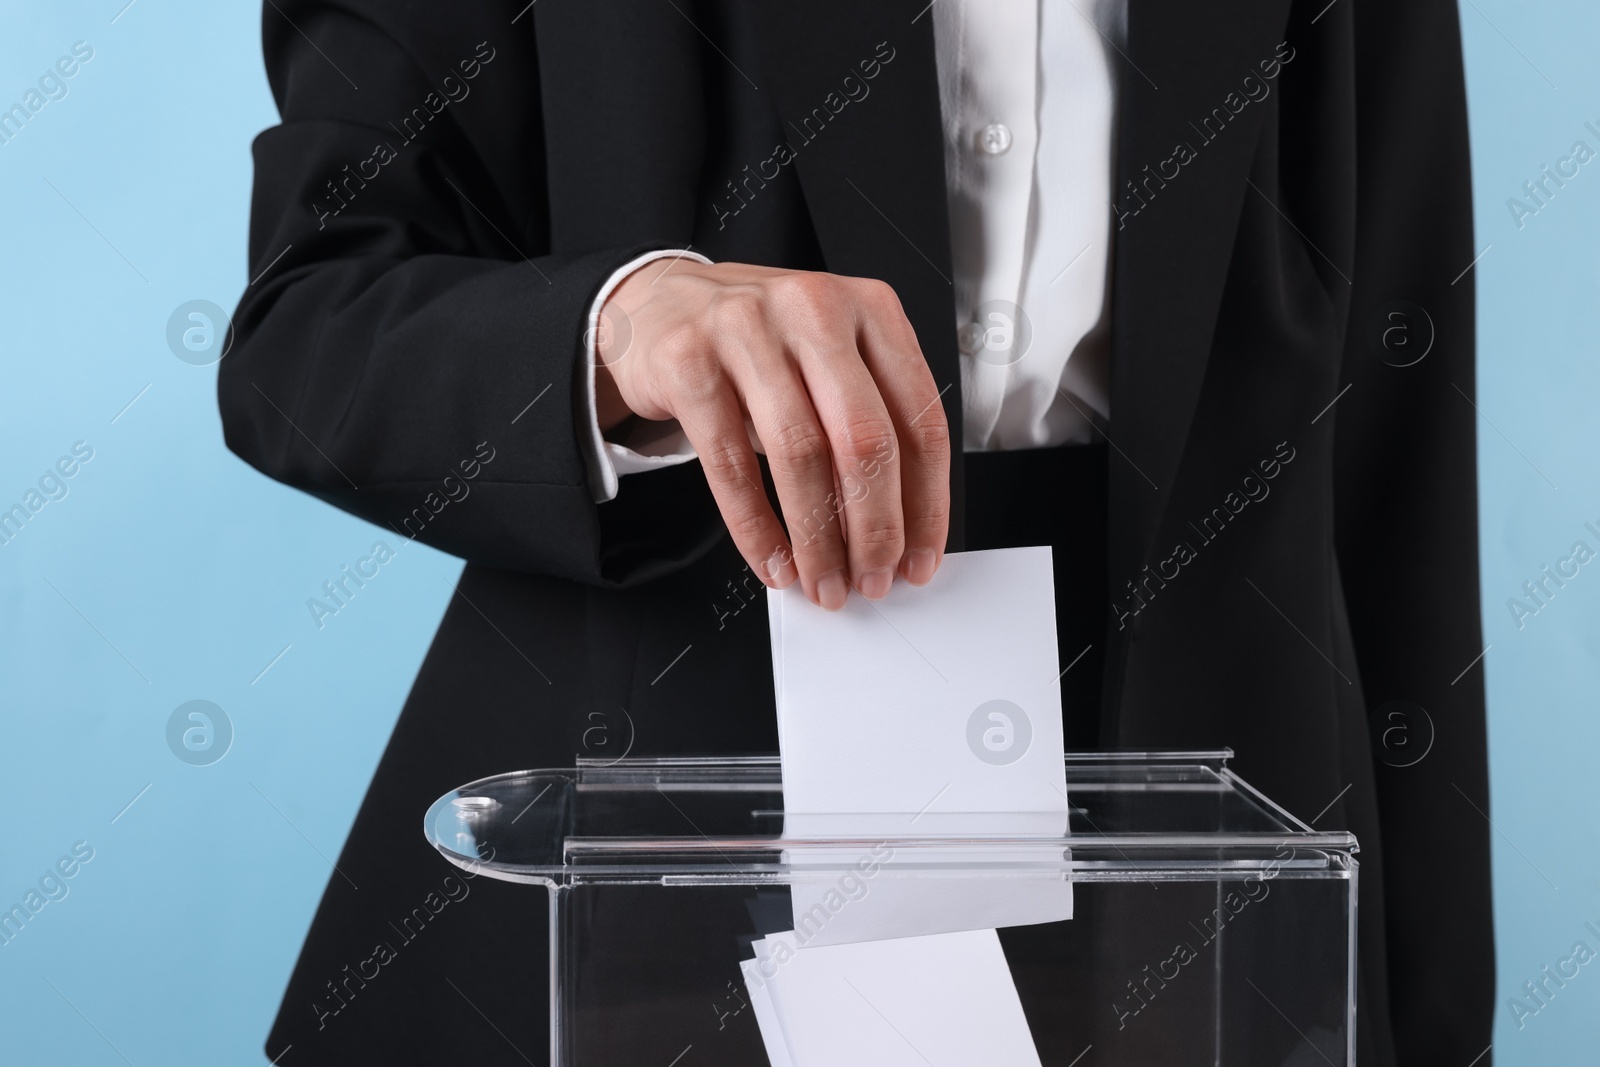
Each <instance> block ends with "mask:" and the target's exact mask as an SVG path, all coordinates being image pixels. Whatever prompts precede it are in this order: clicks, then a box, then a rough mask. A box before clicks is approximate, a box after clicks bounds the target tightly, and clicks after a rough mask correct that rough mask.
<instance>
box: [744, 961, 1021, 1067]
mask: <svg viewBox="0 0 1600 1067" xmlns="http://www.w3.org/2000/svg"><path fill="white" fill-rule="evenodd" d="M755 949H756V958H755V959H754V960H746V961H745V962H744V963H743V964H742V967H743V970H744V977H745V985H746V986H747V987H748V988H749V990H750V996H751V1002H752V1005H753V1006H754V1007H755V1010H756V1020H757V1022H758V1023H759V1024H760V1027H761V1036H762V1040H763V1042H764V1043H765V1045H766V1048H767V1058H768V1059H769V1060H770V1061H771V1062H772V1065H773V1067H812V1065H817V1067H822V1065H826V1067H927V1065H928V1064H929V1063H961V1064H977V1063H981V1064H1004V1065H1005V1067H1039V1055H1038V1052H1037V1051H1036V1050H1035V1049H1034V1045H1033V1038H1032V1036H1031V1035H1030V1033H1029V1031H1028V1023H1027V1019H1026V1018H1025V1017H1024V1016H1023V1013H1022V1005H1021V1002H1020V1001H1019V1000H1018V999H1017V990H1016V985H1015V983H1013V982H1012V980H1011V972H1010V970H1009V969H1008V968H1007V966H1006V959H1005V955H1004V953H1003V952H1001V949H1000V939H999V937H998V936H996V934H995V932H994V931H993V930H972V931H966V932H962V933H953V934H935V935H932V936H928V937H910V938H901V939H899V940H896V941H869V942H863V943H860V944H854V945H835V946H832V947H828V948H800V947H798V946H797V945H796V943H795V940H794V936H793V935H792V934H773V935H772V936H770V937H767V938H765V939H764V940H762V941H758V942H756V944H755ZM769 1020H770V1023H769Z"/></svg>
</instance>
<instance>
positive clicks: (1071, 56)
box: [585, 0, 1127, 502]
mask: <svg viewBox="0 0 1600 1067" xmlns="http://www.w3.org/2000/svg"><path fill="white" fill-rule="evenodd" d="M932 14H933V19H934V45H935V54H936V58H937V62H938V70H939V108H940V114H941V115H942V117H943V129H944V150H945V152H944V157H945V186H946V190H947V194H948V205H949V215H950V246H951V247H950V251H951V265H952V268H953V271H954V277H953V279H952V281H953V282H954V288H955V304H956V321H955V323H953V324H952V328H953V329H955V331H956V338H957V345H958V348H959V349H960V351H961V357H960V361H961V396H962V420H963V425H964V440H963V441H962V446H963V449H964V450H965V451H968V452H985V451H998V450H1009V449H1021V448H1040V447H1044V446H1049V445H1060V444H1069V443H1083V442H1087V441H1089V440H1092V439H1093V436H1094V428H1093V425H1092V421H1091V420H1093V419H1108V418H1109V417H1110V414H1111V410H1110V404H1109V395H1108V394H1109V387H1108V381H1109V376H1108V362H1107V361H1108V355H1109V338H1108V321H1107V318H1108V315H1107V311H1108V306H1109V303H1110V300H1109V296H1110V286H1109V278H1110V250H1111V220H1112V213H1111V203H1112V189H1111V182H1112V148H1113V146H1112V138H1113V129H1114V126H1113V122H1114V116H1115V107H1116V67H1115V61H1116V59H1117V56H1116V48H1117V47H1120V46H1121V44H1122V42H1123V40H1124V39H1125V37H1126V33H1127V30H1126V25H1127V0H982V2H981V3H980V2H979V0H935V3H934V4H933V5H932ZM1113 42H1115V47H1114V46H1113ZM684 255H687V256H688V257H690V258H692V259H695V260H696V261H697V262H701V263H709V262H710V261H709V260H707V259H706V258H705V257H704V256H700V255H698V254H696V253H693V252H688V253H685V252H680V251H664V252H652V253H649V254H647V255H645V256H641V257H639V258H638V259H636V260H634V261H632V262H630V263H626V264H624V265H623V266H622V267H621V268H619V269H618V270H617V271H616V272H615V273H613V274H612V275H611V277H610V278H608V279H607V280H606V283H605V284H604V285H603V286H601V288H600V291H599V293H598V294H597V295H596V297H595V300H594V303H593V305H592V306H591V308H590V313H589V322H590V327H591V328H590V331H589V340H588V347H589V360H590V366H589V376H588V379H587V387H588V392H587V398H588V409H589V412H590V418H589V431H590V432H589V435H588V436H589V440H588V442H587V444H588V447H587V448H586V449H585V460H586V462H587V463H588V467H589V475H590V484H591V485H592V486H594V495H595V500H596V501H597V502H604V501H607V500H610V499H612V498H613V497H615V496H616V494H617V480H618V477H619V476H620V475H623V474H633V473H638V472H640V471H646V470H651V469H654V468H656V467H661V466H670V465H672V464H675V463H682V462H684V461H685V460H689V459H693V458H694V450H693V448H691V447H690V445H689V443H688V441H687V440H686V439H685V438H684V436H683V434H682V432H681V431H679V430H677V429H676V426H675V425H674V424H661V425H660V426H652V427H649V428H647V430H646V431H645V433H646V434H647V435H648V436H647V437H646V438H643V439H641V438H638V437H634V438H630V440H629V441H628V443H627V445H624V444H620V443H617V442H612V441H606V440H605V439H604V438H603V437H602V435H601V433H600V428H599V424H598V422H597V421H596V418H595V415H594V370H593V362H594V358H595V355H594V337H595V332H596V329H597V328H598V324H599V321H600V320H599V311H600V308H601V306H602V305H603V304H604V303H605V301H606V299H607V298H608V297H609V296H610V295H611V292H612V290H613V289H615V288H616V287H617V285H619V284H620V283H621V282H622V280H623V279H624V278H626V277H627V276H628V275H629V274H631V273H633V272H634V271H635V270H637V269H638V268H639V267H641V266H643V265H644V264H646V263H649V262H651V261H653V260H656V259H660V258H663V257H667V256H684ZM1067 394H1070V396H1069V395H1067ZM630 446H631V447H630Z"/></svg>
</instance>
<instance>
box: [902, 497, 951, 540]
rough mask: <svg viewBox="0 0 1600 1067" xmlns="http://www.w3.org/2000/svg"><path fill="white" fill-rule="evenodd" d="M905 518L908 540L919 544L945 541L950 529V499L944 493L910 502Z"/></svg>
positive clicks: (908, 502)
mask: <svg viewBox="0 0 1600 1067" xmlns="http://www.w3.org/2000/svg"><path fill="white" fill-rule="evenodd" d="M905 507H906V511H905V516H904V521H905V533H906V540H907V541H908V542H916V543H918V544H928V543H932V542H934V541H941V542H942V541H943V538H944V534H945V532H946V531H947V530H948V529H949V528H950V499H949V497H947V496H945V495H944V494H943V493H940V494H938V495H936V496H923V497H921V498H919V499H917V500H914V501H913V500H908V501H906V504H905Z"/></svg>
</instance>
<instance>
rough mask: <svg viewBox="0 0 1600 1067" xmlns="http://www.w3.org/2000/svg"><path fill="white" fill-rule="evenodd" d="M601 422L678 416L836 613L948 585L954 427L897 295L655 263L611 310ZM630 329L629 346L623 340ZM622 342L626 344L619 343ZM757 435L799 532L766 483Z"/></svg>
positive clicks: (793, 570)
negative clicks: (615, 322)
mask: <svg viewBox="0 0 1600 1067" xmlns="http://www.w3.org/2000/svg"><path fill="white" fill-rule="evenodd" d="M618 312H620V313H621V314H622V315H623V316H625V319H626V321H627V323H628V324H629V327H630V329H629V330H627V331H619V330H617V329H610V330H606V331H604V333H603V334H602V336H601V338H600V341H599V344H598V354H599V366H597V367H596V372H595V399H596V406H597V409H598V413H599V416H600V428H601V430H602V431H604V430H609V429H610V428H612V427H613V426H615V425H616V424H617V423H619V422H621V421H623V420H624V419H626V418H627V417H629V415H638V416H639V417H641V418H644V419H654V420H667V419H676V420H677V421H678V424H679V425H680V426H682V428H683V431H684V434H685V435H686V436H687V437H688V439H689V442H690V443H691V444H692V445H693V446H694V448H695V451H696V452H698V453H699V456H700V462H701V465H702V467H703V468H704V469H705V474H706V480H707V481H708V482H709V483H710V485H711V491H712V493H713V494H714V495H715V497H716V501H717V506H718V507H719V508H720V509H721V511H722V517H723V520H724V521H725V522H726V523H727V526H728V531H729V532H730V533H731V534H732V535H733V540H734V543H735V544H736V545H737V546H738V548H739V551H740V552H741V553H742V554H743V555H744V558H745V559H746V561H748V562H749V564H750V568H751V570H753V571H755V572H756V573H757V574H758V575H760V577H761V579H762V581H764V582H766V583H767V584H768V585H770V586H772V587H774V588H778V589H782V588H785V587H787V586H788V585H790V584H792V583H793V582H794V581H795V579H796V578H798V579H799V580H800V582H801V585H802V587H803V588H804V590H805V592H806V595H807V596H808V597H810V598H811V600H813V601H814V602H816V603H818V604H820V605H822V606H823V607H824V608H827V609H829V610H833V611H836V610H838V609H839V608H841V607H843V606H844V603H845V600H846V599H847V597H848V595H849V590H850V589H851V588H854V589H855V590H856V591H858V592H859V593H861V594H862V595H863V596H865V597H867V598H868V599H869V600H877V599H880V598H881V597H883V596H885V595H887V593H888V592H889V587H890V585H891V583H892V582H893V580H894V576H895V575H896V574H899V575H900V576H902V577H904V578H906V579H907V580H908V581H911V582H913V583H915V584H917V585H921V584H923V583H925V582H927V581H928V580H929V579H930V578H932V577H933V572H934V570H935V569H936V568H937V567H938V565H939V561H940V559H941V557H942V554H943V551H944V543H945V535H946V533H947V531H948V528H949V516H950V431H949V427H948V426H947V425H946V423H945V417H944V409H943V408H942V406H941V405H940V403H939V390H938V389H937V388H936V387H935V386H934V382H933V376H932V375H931V374H930V373H929V372H928V365H927V363H926V361H925V360H924V359H923V357H922V350H921V348H920V347H918V345H917V338H916V334H915V332H914V331H913V330H912V328H911V323H910V322H908V321H907V320H906V316H905V312H904V311H903V310H901V307H900V300H899V298H898V297H896V296H895V294H894V290H892V289H891V288H890V287H889V286H888V285H886V284H885V283H883V282H880V281H873V280H870V279H865V278H846V277H841V276H839V275H834V274H821V273H814V272H808V271H790V270H777V269H774V268H770V267H756V266H751V265H748V264H742V263H718V264H713V265H703V264H700V263H692V262H688V261H684V260H679V261H676V262H674V263H673V265H672V266H671V268H670V269H664V268H663V266H662V264H661V263H660V262H657V263H654V264H649V265H646V266H644V267H642V268H640V269H639V270H637V271H635V272H634V273H633V274H631V275H629V276H628V277H627V278H626V279H624V280H623V282H622V284H621V285H619V286H617V288H616V289H615V290H613V291H612V293H611V296H610V298H609V299H608V300H607V301H606V303H605V306H604V307H603V308H602V309H601V317H602V319H605V318H607V317H610V316H614V315H616V314H617V313H618ZM619 334H621V335H624V336H626V337H627V340H626V341H622V340H619ZM617 348H621V349H622V351H613V349H617ZM747 421H748V423H749V424H750V425H751V426H753V427H754V430H755V434H756V436H757V438H758V439H759V440H760V441H761V444H762V449H763V451H765V453H766V456H767V462H768V465H769V466H770V468H771V470H772V479H773V482H774V484H775V485H776V487H777V491H778V501H779V504H780V506H781V510H782V511H783V518H784V521H785V524H787V526H788V535H786V534H785V532H784V527H783V525H780V523H779V522H778V517H777V516H776V515H774V514H773V511H772V508H771V506H770V505H769V504H768V502H767V496H766V493H765V491H764V490H763V489H762V485H761V474H760V469H759V467H758V466H757V461H756V455H755V450H754V448H753V447H752V446H751V443H750V439H749V435H748V433H747V431H746V422H747Z"/></svg>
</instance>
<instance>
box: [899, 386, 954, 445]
mask: <svg viewBox="0 0 1600 1067" xmlns="http://www.w3.org/2000/svg"><path fill="white" fill-rule="evenodd" d="M908 436H909V437H910V440H909V441H907V442H906V444H907V446H908V447H909V448H911V450H912V451H914V452H918V453H920V454H922V455H927V456H948V455H949V454H950V424H949V422H947V421H946V420H945V417H944V409H943V408H941V407H940V406H939V404H938V402H937V400H936V401H935V402H934V403H933V404H932V406H930V407H929V408H928V410H927V411H925V412H924V413H923V414H922V416H921V417H920V418H918V419H917V420H916V421H915V422H914V423H913V424H912V425H911V426H910V427H909V432H908Z"/></svg>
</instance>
